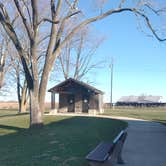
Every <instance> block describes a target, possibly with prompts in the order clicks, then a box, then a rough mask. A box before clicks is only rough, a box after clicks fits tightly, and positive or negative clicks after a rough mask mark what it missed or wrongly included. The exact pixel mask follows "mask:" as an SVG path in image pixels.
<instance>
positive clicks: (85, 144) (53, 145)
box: [0, 117, 127, 166]
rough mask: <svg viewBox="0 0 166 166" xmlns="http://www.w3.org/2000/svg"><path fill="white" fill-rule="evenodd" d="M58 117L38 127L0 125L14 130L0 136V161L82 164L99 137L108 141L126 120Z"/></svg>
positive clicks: (25, 165)
mask: <svg viewBox="0 0 166 166" xmlns="http://www.w3.org/2000/svg"><path fill="white" fill-rule="evenodd" d="M20 118H21V117H20ZM48 118H49V117H48ZM61 119H62V120H61ZM61 119H60V118H59V119H58V121H56V117H55V122H51V123H49V124H47V125H45V126H44V127H43V128H42V129H39V130H29V129H24V128H19V127H14V126H7V125H1V126H0V128H2V129H5V130H15V131H16V133H12V134H8V135H3V136H1V137H0V147H1V148H0V156H1V158H0V163H1V164H2V165H18V166H19V165H24V166H29V165H35V166H38V165H40V166H45V165H49V166H52V165H62V166H63V165H64V164H66V165H72V166H85V165H87V162H86V161H85V156H86V155H87V154H88V153H89V151H91V150H92V149H93V148H94V147H95V146H96V145H97V144H98V143H99V142H100V141H102V140H110V141H111V140H112V139H113V137H115V135H116V134H117V133H118V132H119V131H120V130H121V129H123V128H124V127H126V126H127V125H126V123H125V122H122V121H117V120H112V119H106V118H105V119H104V118H95V117H93V118H92V117H66V118H64V117H63V118H61ZM108 133H109V134H108ZM71 158H72V160H71ZM63 163H64V164H63Z"/></svg>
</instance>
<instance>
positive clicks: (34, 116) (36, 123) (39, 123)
mask: <svg viewBox="0 0 166 166" xmlns="http://www.w3.org/2000/svg"><path fill="white" fill-rule="evenodd" d="M41 127H43V114H42V111H41V110H40V109H39V100H38V94H36V93H35V92H34V91H32V90H30V128H41Z"/></svg>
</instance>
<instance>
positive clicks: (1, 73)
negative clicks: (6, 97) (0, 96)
mask: <svg viewBox="0 0 166 166" xmlns="http://www.w3.org/2000/svg"><path fill="white" fill-rule="evenodd" d="M3 79H4V71H3V67H1V66H0V89H1V88H2V86H3Z"/></svg>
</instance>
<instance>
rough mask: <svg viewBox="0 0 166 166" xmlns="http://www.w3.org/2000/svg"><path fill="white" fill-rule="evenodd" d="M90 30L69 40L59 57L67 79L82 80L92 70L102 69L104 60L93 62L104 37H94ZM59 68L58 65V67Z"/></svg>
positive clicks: (84, 30) (85, 30)
mask: <svg viewBox="0 0 166 166" xmlns="http://www.w3.org/2000/svg"><path fill="white" fill-rule="evenodd" d="M91 34H92V32H91V31H90V30H89V28H84V29H82V31H81V32H80V33H77V34H76V35H75V36H74V37H73V38H72V39H71V40H69V41H68V42H67V43H66V45H65V47H64V49H63V50H62V51H61V54H60V56H59V57H58V59H59V61H57V63H59V62H60V66H61V68H62V70H61V71H62V73H63V76H64V78H65V79H68V78H69V77H72V78H74V79H76V80H81V79H83V77H84V76H85V75H87V74H88V73H89V72H90V71H91V70H93V69H96V68H99V67H101V66H102V65H103V64H104V60H99V61H98V62H96V60H95V62H93V59H94V54H95V52H96V50H97V48H98V47H99V46H100V44H101V43H102V42H103V40H104V37H100V38H99V37H92V35H91ZM57 66H58V65H57Z"/></svg>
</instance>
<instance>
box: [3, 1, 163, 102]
mask: <svg viewBox="0 0 166 166" xmlns="http://www.w3.org/2000/svg"><path fill="white" fill-rule="evenodd" d="M129 1H130V0H129ZM82 2H83V3H82V4H81V6H82V7H83V10H84V11H85V12H87V13H88V15H89V16H90V15H94V14H97V13H96V11H95V10H94V11H93V12H91V11H90V9H91V7H90V5H89V4H88V3H89V2H90V3H91V2H92V1H86V4H85V1H82ZM114 2H117V1H116V0H113V1H110V4H109V3H108V4H107V5H106V8H110V6H111V3H114ZM162 2H163V1H162ZM165 3H166V2H165ZM91 4H92V3H91ZM88 5H89V6H88ZM151 18H153V23H158V22H159V21H158V20H157V18H156V17H154V16H151ZM165 22H166V21H165ZM141 23H142V22H141ZM137 25H138V22H137V20H136V17H135V16H134V15H133V14H131V13H122V14H117V15H113V16H110V17H107V18H106V19H104V20H102V21H99V22H96V23H93V24H92V29H94V32H95V33H96V36H99V35H100V34H101V35H103V36H105V37H106V40H105V41H104V42H103V43H102V45H101V46H100V47H99V49H98V50H97V52H96V54H95V55H94V56H95V59H96V61H98V60H99V59H101V57H103V58H104V59H106V61H107V64H106V65H105V67H103V68H102V69H98V70H96V71H93V73H95V74H93V75H91V81H93V82H94V83H93V84H92V85H94V86H96V87H97V88H98V89H100V90H102V91H104V92H105V96H104V101H105V102H109V99H110V97H109V96H110V69H109V64H110V63H111V58H112V57H113V59H114V77H113V101H114V102H115V101H117V100H118V99H119V98H120V97H121V96H125V95H141V94H147V95H161V96H163V97H164V98H165V99H166V88H165V85H166V65H165V63H166V55H165V54H166V43H161V42H159V41H157V40H156V39H155V38H154V37H148V36H147V35H146V34H144V33H143V32H141V31H140V29H138V27H137ZM142 25H144V24H142ZM143 29H144V30H145V31H146V33H148V34H151V33H150V31H149V30H148V29H147V28H146V27H144V26H143ZM165 37H166V36H165ZM51 86H52V85H51ZM51 86H50V85H49V86H48V88H50V87H51ZM3 99H4V98H3ZM8 99H9V98H8ZM46 100H47V101H49V100H50V94H47V97H46Z"/></svg>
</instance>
